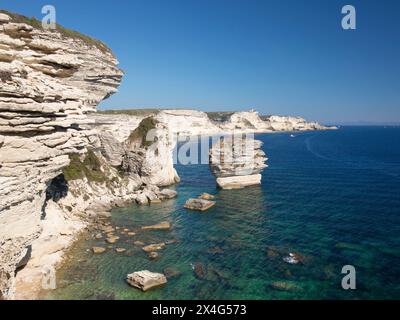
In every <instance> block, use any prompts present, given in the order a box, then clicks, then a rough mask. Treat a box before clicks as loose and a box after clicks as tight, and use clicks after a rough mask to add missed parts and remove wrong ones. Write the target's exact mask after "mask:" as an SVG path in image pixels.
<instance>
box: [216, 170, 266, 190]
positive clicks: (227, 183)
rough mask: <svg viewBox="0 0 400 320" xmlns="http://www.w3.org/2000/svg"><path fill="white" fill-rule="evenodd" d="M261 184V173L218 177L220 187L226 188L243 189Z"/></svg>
mask: <svg viewBox="0 0 400 320" xmlns="http://www.w3.org/2000/svg"><path fill="white" fill-rule="evenodd" d="M259 184H261V174H251V175H246V176H233V177H220V178H217V185H218V187H219V188H221V189H226V190H232V189H243V188H245V187H249V186H254V185H259Z"/></svg>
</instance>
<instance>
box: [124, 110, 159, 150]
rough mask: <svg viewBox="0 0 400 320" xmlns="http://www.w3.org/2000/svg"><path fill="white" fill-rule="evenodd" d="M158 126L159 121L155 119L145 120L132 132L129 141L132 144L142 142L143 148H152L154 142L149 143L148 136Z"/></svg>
mask: <svg viewBox="0 0 400 320" xmlns="http://www.w3.org/2000/svg"><path fill="white" fill-rule="evenodd" d="M157 124H158V120H156V119H154V118H153V117H148V118H145V119H143V120H142V122H140V124H139V126H138V127H137V128H136V129H135V130H133V131H132V133H131V134H130V136H129V138H128V141H129V142H130V143H136V142H140V144H141V146H143V147H149V146H151V145H152V143H153V142H154V141H148V140H147V134H148V132H149V131H150V130H152V129H155V128H156V126H157Z"/></svg>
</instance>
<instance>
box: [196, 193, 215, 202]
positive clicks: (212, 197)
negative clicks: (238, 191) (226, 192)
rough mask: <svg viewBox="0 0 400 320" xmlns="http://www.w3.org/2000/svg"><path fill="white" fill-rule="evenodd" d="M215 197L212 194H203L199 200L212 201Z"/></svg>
mask: <svg viewBox="0 0 400 320" xmlns="http://www.w3.org/2000/svg"><path fill="white" fill-rule="evenodd" d="M214 198H215V196H213V195H212V194H209V193H206V192H205V193H202V194H201V196H200V197H199V199H203V200H212V199H214Z"/></svg>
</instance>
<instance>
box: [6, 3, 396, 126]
mask: <svg viewBox="0 0 400 320" xmlns="http://www.w3.org/2000/svg"><path fill="white" fill-rule="evenodd" d="M45 4H53V5H54V6H55V7H56V9H57V22H58V23H60V24H61V25H63V26H65V27H67V28H71V29H75V30H78V31H80V32H82V33H85V34H88V35H91V36H93V37H96V38H98V39H101V40H103V41H104V42H105V43H106V44H108V45H109V46H110V47H111V48H112V50H113V51H114V53H115V54H116V56H117V58H118V59H119V61H120V63H121V67H122V68H123V69H124V70H125V72H126V75H125V77H124V80H123V83H122V85H121V87H120V92H119V93H117V94H116V95H114V96H113V97H111V98H110V99H108V100H106V101H104V102H103V103H102V104H101V107H102V108H127V107H168V108H171V107H188V108H198V109H201V110H204V111H213V110H244V109H250V108H251V107H254V108H255V109H257V110H259V111H260V112H261V113H263V114H291V115H301V116H305V117H306V118H308V119H313V120H319V121H322V122H343V121H373V122H385V121H391V122H394V121H397V122H400V1H397V0H380V1H378V0H358V1H357V0H346V1H339V0H304V1H301V0H275V1H268V0H264V1H261V0H260V1H253V0H181V1H178V0H159V1H152V0H142V1H132V0H113V1H99V0H98V1H94V0H85V1H83V0H79V1H76V0H68V1H66V0H62V1H58V0H46V1H39V0H38V1H36V0H29V1H27V0H2V1H1V3H0V7H1V8H2V9H6V10H11V11H14V12H17V13H21V14H24V15H27V16H35V17H38V18H40V17H41V16H42V15H41V7H42V6H43V5H45ZM345 4H352V5H354V6H355V7H356V9H357V30H353V31H344V30H343V29H342V28H341V18H342V14H341V8H342V6H343V5H345Z"/></svg>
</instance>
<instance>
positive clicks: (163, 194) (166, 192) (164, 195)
mask: <svg viewBox="0 0 400 320" xmlns="http://www.w3.org/2000/svg"><path fill="white" fill-rule="evenodd" d="M177 195H178V192H176V191H174V190H171V189H163V190H161V191H160V193H159V195H158V197H159V198H161V199H173V198H175V197H176V196H177Z"/></svg>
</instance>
